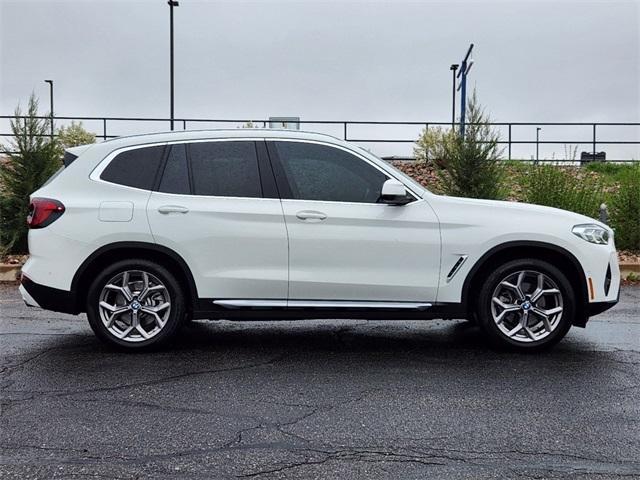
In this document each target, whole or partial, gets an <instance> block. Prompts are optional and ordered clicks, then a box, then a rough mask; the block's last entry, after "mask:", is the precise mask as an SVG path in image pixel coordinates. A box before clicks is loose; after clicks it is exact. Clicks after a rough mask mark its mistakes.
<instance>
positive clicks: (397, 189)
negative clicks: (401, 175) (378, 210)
mask: <svg viewBox="0 0 640 480" xmlns="http://www.w3.org/2000/svg"><path fill="white" fill-rule="evenodd" d="M380 200H381V203H386V204H387V205H406V204H407V203H409V202H410V201H411V197H410V196H409V194H408V193H407V189H406V188H405V186H404V185H403V184H402V183H400V182H399V181H398V180H394V179H393V178H390V179H389V180H387V181H386V182H384V183H383V184H382V192H381V194H380Z"/></svg>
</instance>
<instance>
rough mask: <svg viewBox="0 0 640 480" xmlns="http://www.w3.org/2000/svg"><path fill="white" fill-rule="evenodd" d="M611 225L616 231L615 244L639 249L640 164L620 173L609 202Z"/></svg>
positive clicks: (625, 248)
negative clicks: (617, 184) (617, 185)
mask: <svg viewBox="0 0 640 480" xmlns="http://www.w3.org/2000/svg"><path fill="white" fill-rule="evenodd" d="M609 211H610V214H611V226H612V227H613V228H614V229H615V231H616V237H615V238H616V246H617V247H618V248H620V249H622V250H634V251H640V165H634V166H633V167H629V168H627V169H626V171H625V172H624V173H623V174H622V175H621V178H620V186H619V188H618V191H617V192H616V193H614V194H613V195H612V197H611V200H610V202H609Z"/></svg>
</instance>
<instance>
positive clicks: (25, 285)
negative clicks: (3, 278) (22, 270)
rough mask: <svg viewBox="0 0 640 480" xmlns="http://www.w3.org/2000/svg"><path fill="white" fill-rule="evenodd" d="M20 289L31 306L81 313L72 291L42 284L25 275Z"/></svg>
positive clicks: (25, 300)
mask: <svg viewBox="0 0 640 480" xmlns="http://www.w3.org/2000/svg"><path fill="white" fill-rule="evenodd" d="M19 290H20V294H21V295H22V299H23V300H24V303H26V304H27V305H28V306H30V307H40V308H44V309H45V310H53V311H54V312H62V313H71V314H77V313H80V312H79V310H78V308H77V305H76V298H75V295H73V293H72V292H69V291H66V290H60V289H57V288H53V287H47V286H46V285H40V284H39V283H36V282H34V281H33V280H31V279H30V278H29V277H27V276H25V275H23V276H22V280H21V282H20V288H19Z"/></svg>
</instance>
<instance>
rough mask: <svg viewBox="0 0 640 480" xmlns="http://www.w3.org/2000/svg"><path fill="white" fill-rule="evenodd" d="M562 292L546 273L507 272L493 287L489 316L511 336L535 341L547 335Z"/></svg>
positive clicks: (559, 308) (558, 315) (560, 306)
mask: <svg viewBox="0 0 640 480" xmlns="http://www.w3.org/2000/svg"><path fill="white" fill-rule="evenodd" d="M563 310H564V307H563V299H562V292H561V291H560V289H559V288H558V286H557V285H556V283H555V282H554V281H553V279H551V278H550V277H549V276H548V275H545V274H544V273H541V272H537V271H534V270H521V271H518V272H514V273H511V274H509V275H507V276H506V277H505V278H504V279H502V281H501V282H500V283H498V285H497V286H496V288H495V289H494V291H493V295H492V297H491V316H492V317H493V321H494V322H495V324H496V326H497V327H498V329H499V330H500V331H501V332H502V333H503V334H504V335H505V336H506V337H508V338H510V339H511V340H515V341H516V342H521V343H530V342H537V341H539V340H542V339H543V338H546V337H548V336H549V335H551V333H552V332H554V331H555V330H556V328H557V327H558V325H559V324H560V320H561V319H562V313H563Z"/></svg>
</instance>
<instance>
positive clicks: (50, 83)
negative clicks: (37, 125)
mask: <svg viewBox="0 0 640 480" xmlns="http://www.w3.org/2000/svg"><path fill="white" fill-rule="evenodd" d="M44 82H45V83H48V84H49V101H50V103H51V112H50V115H51V140H52V141H53V80H45V81H44Z"/></svg>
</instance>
